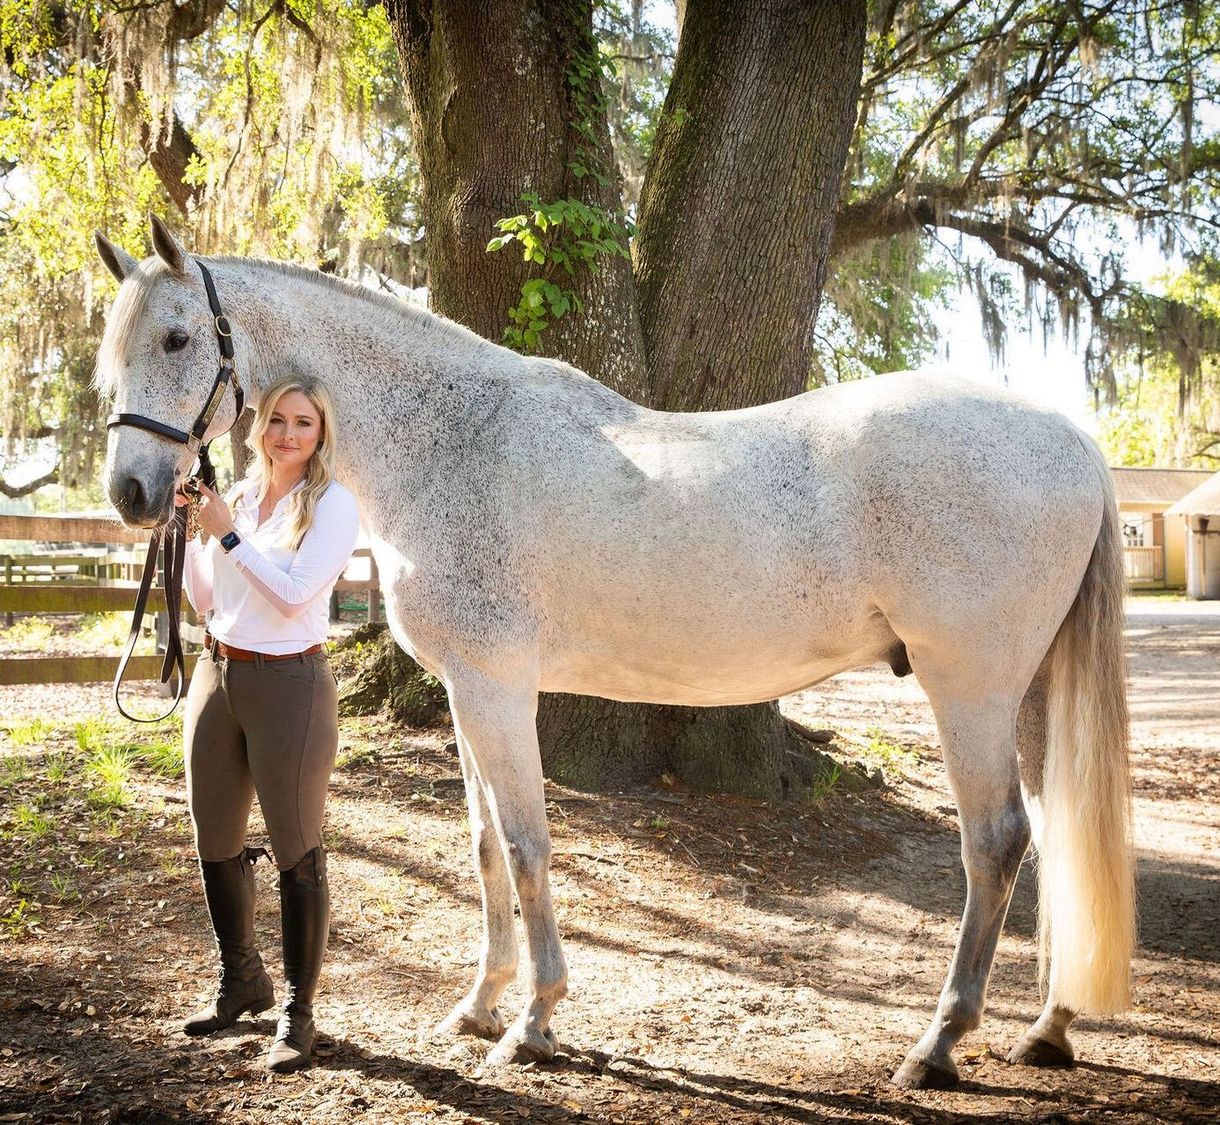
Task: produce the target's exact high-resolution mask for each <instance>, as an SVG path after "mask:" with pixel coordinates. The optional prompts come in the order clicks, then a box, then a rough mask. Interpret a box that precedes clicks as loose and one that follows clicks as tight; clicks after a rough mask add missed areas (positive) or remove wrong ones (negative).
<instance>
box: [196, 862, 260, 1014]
mask: <svg viewBox="0 0 1220 1125" xmlns="http://www.w3.org/2000/svg"><path fill="white" fill-rule="evenodd" d="M257 855H258V853H257V852H255V851H252V850H251V849H250V848H243V849H242V851H241V852H240V854H238V855H235V856H234V857H233V858H232V859H223V860H219V861H211V860H202V859H201V860H200V861H199V870H200V872H201V873H202V874H203V895H204V898H205V899H206V900H207V904H208V914H209V915H210V916H211V918H212V932H213V933H214V934H215V935H216V946H217V948H218V949H219V950H220V987H219V989H218V990H217V992H216V999H215V1000H213V1001H212V1003H210V1004H208V1005H207V1006H206V1007H204V1008H201V1009H200V1010H199V1011H197V1012H196V1013H195V1014H194V1015H193V1016H191V1018H190V1019H188V1020H187V1021H186V1023H185V1024H183V1027H182V1030H183V1031H185V1032H186V1033H187V1035H209V1034H211V1033H212V1032H213V1031H221V1030H223V1029H224V1028H226V1027H232V1026H233V1024H234V1023H236V1022H237V1017H238V1016H240V1015H242V1014H243V1013H245V1012H249V1013H250V1014H251V1015H257V1014H258V1013H259V1012H262V1011H266V1009H268V1008H270V1007H272V1006H273V1005H274V1004H275V990H274V989H273V988H272V986H271V978H270V977H269V976H267V972H266V970H265V969H264V968H263V961H262V958H261V957H259V955H258V950H257V949H255V948H254V872H253V871H251V870H250V867H251V865H252V864H253V863H254V860H255V859H256V858H257Z"/></svg>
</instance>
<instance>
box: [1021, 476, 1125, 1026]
mask: <svg viewBox="0 0 1220 1125" xmlns="http://www.w3.org/2000/svg"><path fill="white" fill-rule="evenodd" d="M1098 460H1099V461H1100V458H1098ZM1101 472H1102V476H1103V481H1104V488H1105V493H1106V495H1105V513H1104V515H1103V517H1102V524H1101V531H1100V532H1099V533H1098V536H1097V542H1096V545H1095V546H1094V548H1093V556H1092V558H1091V559H1090V560H1089V567H1088V570H1087V571H1086V572H1085V576H1084V580H1083V582H1082V583H1081V586H1080V591H1079V593H1078V594H1077V596H1076V601H1075V602H1074V603H1073V605H1072V608H1071V610H1070V612H1069V613H1068V615H1067V618H1066V620H1065V621H1064V622H1063V625H1062V626H1061V627H1060V629H1059V633H1058V635H1057V637H1056V638H1055V643H1054V646H1053V649H1052V653H1051V683H1050V691H1049V698H1048V700H1047V703H1048V707H1047V746H1046V760H1045V767H1044V772H1043V788H1042V802H1041V804H1042V817H1043V826H1042V832H1041V840H1040V842H1039V851H1040V853H1041V854H1040V877H1039V920H1038V931H1039V932H1038V939H1039V949H1038V953H1039V968H1040V974H1041V979H1042V982H1043V985H1044V987H1045V986H1046V984H1047V975H1048V962H1049V987H1050V995H1051V997H1052V999H1053V1000H1054V1001H1055V1003H1057V1004H1059V1005H1061V1006H1063V1007H1065V1008H1069V1009H1071V1010H1072V1011H1075V1012H1080V1013H1087V1014H1093V1015H1105V1014H1108V1013H1111V1012H1116V1011H1121V1010H1122V1009H1124V1008H1126V1007H1128V1006H1129V1004H1130V978H1131V956H1132V952H1133V948H1134V944H1135V876H1134V861H1133V857H1132V845H1131V781H1130V772H1129V766H1128V762H1127V742H1128V729H1129V723H1128V716H1127V693H1126V657H1125V653H1124V649H1123V594H1124V589H1125V580H1124V575H1123V549H1122V537H1121V534H1120V531H1119V521H1118V511H1117V508H1116V506H1115V502H1114V491H1113V486H1112V485H1111V483H1110V474H1109V471H1108V470H1106V469H1105V468H1104V466H1103V467H1102V469H1101Z"/></svg>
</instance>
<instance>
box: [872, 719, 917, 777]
mask: <svg viewBox="0 0 1220 1125" xmlns="http://www.w3.org/2000/svg"><path fill="white" fill-rule="evenodd" d="M884 734H885V732H884V731H882V729H881V728H880V727H869V728H868V729H867V730H866V731H865V732H864V735H865V737H866V738H867V739H868V742H867V743H865V746H864V757H866V758H869V759H871V760H872V761H874V762H876V763H877V764H878V765H880V767H881V769H882V771H883V772H884V773H886V774H889V775H890V776H892V777H901V776H902V775H903V774H904V773H907V772H909V771H911V770H913V769H914V768H915V767H916V765H917V764H918V762H919V756H918V755H917V754H916V753H915V751H913V750H911V749H910V748H909V747H906V746H899V745H898V743H896V742H890V741H889V740H888V739H886V738H885V737H884Z"/></svg>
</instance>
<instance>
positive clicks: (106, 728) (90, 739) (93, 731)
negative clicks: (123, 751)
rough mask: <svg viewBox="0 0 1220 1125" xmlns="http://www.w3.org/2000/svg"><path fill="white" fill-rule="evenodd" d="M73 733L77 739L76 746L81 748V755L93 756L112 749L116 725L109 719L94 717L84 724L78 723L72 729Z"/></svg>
mask: <svg viewBox="0 0 1220 1125" xmlns="http://www.w3.org/2000/svg"><path fill="white" fill-rule="evenodd" d="M72 733H73V735H74V736H75V737H76V745H77V746H78V747H79V748H80V751H81V753H82V754H89V755H91V756H92V755H93V754H97V753H100V752H101V751H102V750H106V749H109V748H110V742H111V736H112V735H113V734H114V725H113V724H112V723H111V722H110V720H109V719H105V718H102V717H100V716H94V717H93V718H91V719H86V720H85V721H84V722H83V723H77V724H76V726H74V727H73V728H72Z"/></svg>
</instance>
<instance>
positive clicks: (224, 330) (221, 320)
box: [216, 313, 233, 336]
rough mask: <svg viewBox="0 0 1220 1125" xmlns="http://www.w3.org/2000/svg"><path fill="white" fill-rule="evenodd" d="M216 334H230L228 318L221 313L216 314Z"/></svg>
mask: <svg viewBox="0 0 1220 1125" xmlns="http://www.w3.org/2000/svg"><path fill="white" fill-rule="evenodd" d="M216 335H217V336H232V335H233V329H232V328H230V327H229V318H228V317H226V316H225V315H224V314H223V313H220V314H218V315H217V316H216Z"/></svg>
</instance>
